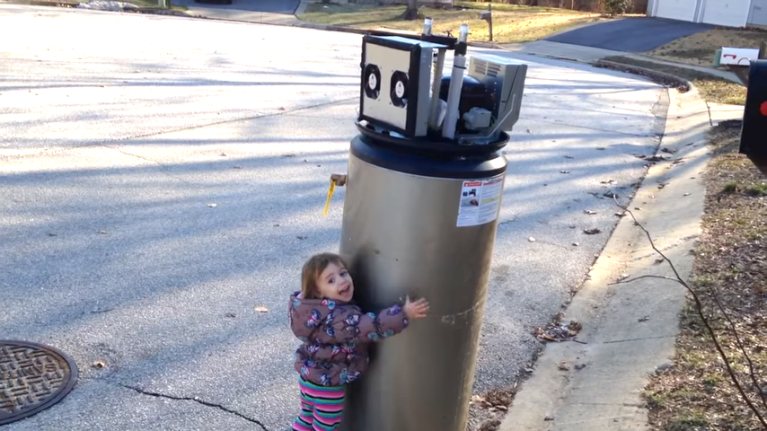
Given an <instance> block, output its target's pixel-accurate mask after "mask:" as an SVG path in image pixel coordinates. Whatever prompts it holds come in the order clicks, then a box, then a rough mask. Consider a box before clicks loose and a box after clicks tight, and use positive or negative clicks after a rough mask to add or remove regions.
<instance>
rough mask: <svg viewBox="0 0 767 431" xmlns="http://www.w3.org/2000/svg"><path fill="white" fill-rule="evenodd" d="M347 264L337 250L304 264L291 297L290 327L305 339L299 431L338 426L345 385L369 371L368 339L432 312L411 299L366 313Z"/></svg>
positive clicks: (299, 361) (299, 358) (300, 353)
mask: <svg viewBox="0 0 767 431" xmlns="http://www.w3.org/2000/svg"><path fill="white" fill-rule="evenodd" d="M346 267H347V265H346V264H345V263H344V261H343V260H342V259H341V257H340V256H338V255H336V254H332V253H323V254H318V255H316V256H313V257H312V258H310V259H309V260H308V261H307V262H306V264H304V268H303V271H302V274H301V292H295V293H294V294H292V295H291V296H290V305H289V313H288V314H289V316H290V326H291V328H292V329H293V333H295V334H296V336H297V337H298V339H299V340H301V341H302V342H303V344H302V345H301V346H300V347H299V348H298V350H297V351H296V362H295V368H296V371H298V372H299V373H300V377H299V387H300V389H301V414H300V415H299V416H298V418H296V420H295V422H293V430H294V431H312V430H335V429H338V425H339V424H340V423H341V416H342V413H343V404H344V385H345V384H347V383H351V382H353V381H354V380H357V379H358V378H359V377H360V376H361V375H362V373H363V372H365V370H366V369H367V366H368V345H367V343H369V342H373V341H378V340H381V339H384V338H386V337H390V336H392V335H395V334H397V333H399V332H401V331H402V330H404V329H405V328H406V327H407V326H408V324H409V322H410V320H413V319H420V318H423V317H426V313H428V311H429V303H428V302H427V301H426V300H425V299H423V298H422V299H419V300H418V301H415V302H410V298H407V300H406V301H405V305H404V307H401V306H399V305H394V306H392V307H390V308H387V309H385V310H383V311H381V312H380V313H378V314H375V313H363V312H362V310H360V308H359V307H358V306H357V305H355V304H354V303H353V302H352V296H353V294H354V283H353V282H352V278H351V276H350V275H349V272H348V271H347V269H346Z"/></svg>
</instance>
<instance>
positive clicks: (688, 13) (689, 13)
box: [655, 0, 720, 21]
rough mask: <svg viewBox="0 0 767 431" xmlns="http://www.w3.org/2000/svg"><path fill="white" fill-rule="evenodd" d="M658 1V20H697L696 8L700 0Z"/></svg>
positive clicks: (656, 14) (656, 13)
mask: <svg viewBox="0 0 767 431" xmlns="http://www.w3.org/2000/svg"><path fill="white" fill-rule="evenodd" d="M656 1H657V2H658V7H657V9H655V16H656V17H658V18H668V19H678V20H681V21H694V20H695V8H696V6H698V0H656ZM714 1H720V0H714Z"/></svg>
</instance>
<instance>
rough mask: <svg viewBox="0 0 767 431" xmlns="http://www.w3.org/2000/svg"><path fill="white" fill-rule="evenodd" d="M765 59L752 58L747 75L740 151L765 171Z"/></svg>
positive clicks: (766, 91) (766, 133) (766, 61)
mask: <svg viewBox="0 0 767 431" xmlns="http://www.w3.org/2000/svg"><path fill="white" fill-rule="evenodd" d="M765 137H767V60H754V61H752V62H751V70H750V73H749V76H748V92H747V94H746V108H745V111H744V113H743V129H742V130H741V134H740V152H741V153H742V154H745V155H747V156H748V158H749V159H751V161H752V162H754V164H755V165H756V166H757V167H758V168H759V170H761V171H762V172H765V171H767V139H766V138H765Z"/></svg>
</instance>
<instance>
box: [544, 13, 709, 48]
mask: <svg viewBox="0 0 767 431" xmlns="http://www.w3.org/2000/svg"><path fill="white" fill-rule="evenodd" d="M712 28H714V26H711V25H708V24H698V23H692V22H685V21H674V20H668V19H660V18H624V19H619V20H615V21H608V22H603V23H599V24H593V25H589V26H585V27H581V28H577V29H575V30H571V31H568V32H565V33H560V34H557V35H554V36H551V37H548V38H547V39H546V40H549V41H551V42H560V43H568V44H571V45H581V46H590V47H593V48H601V49H609V50H612V51H623V52H646V51H652V50H653V49H656V48H658V47H660V46H662V45H665V44H667V43H669V42H673V41H675V40H676V39H679V38H681V37H684V36H689V35H691V34H695V33H699V32H702V31H706V30H710V29H712Z"/></svg>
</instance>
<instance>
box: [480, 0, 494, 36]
mask: <svg viewBox="0 0 767 431" xmlns="http://www.w3.org/2000/svg"><path fill="white" fill-rule="evenodd" d="M479 19H481V20H485V21H487V25H488V27H490V42H492V41H493V4H492V3H488V4H487V11H482V12H480V13H479Z"/></svg>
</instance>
